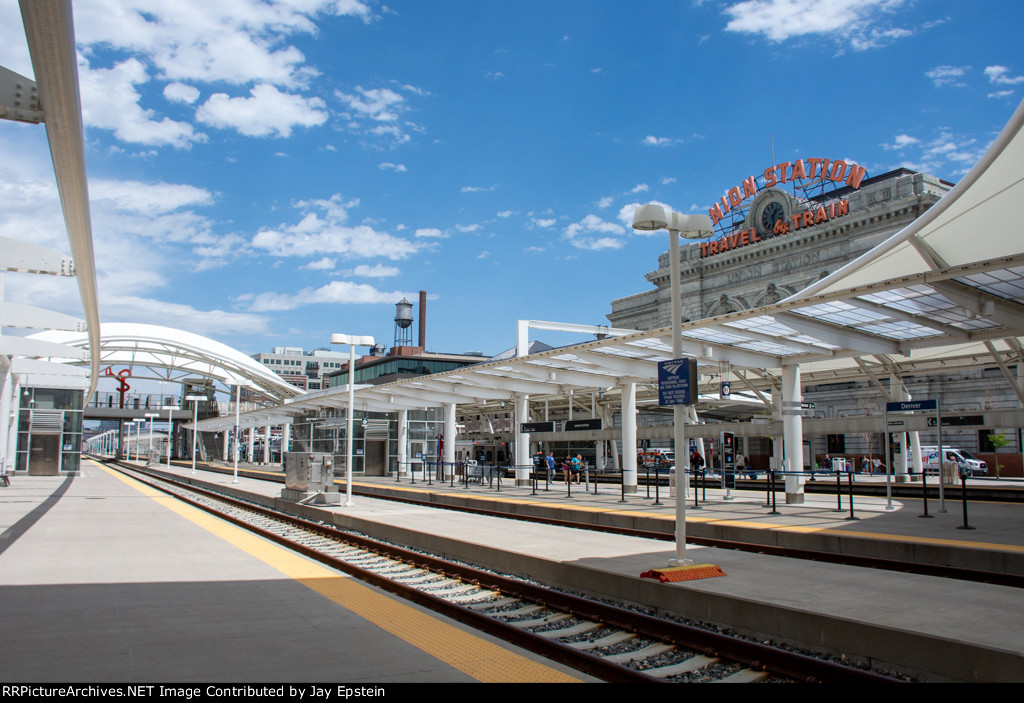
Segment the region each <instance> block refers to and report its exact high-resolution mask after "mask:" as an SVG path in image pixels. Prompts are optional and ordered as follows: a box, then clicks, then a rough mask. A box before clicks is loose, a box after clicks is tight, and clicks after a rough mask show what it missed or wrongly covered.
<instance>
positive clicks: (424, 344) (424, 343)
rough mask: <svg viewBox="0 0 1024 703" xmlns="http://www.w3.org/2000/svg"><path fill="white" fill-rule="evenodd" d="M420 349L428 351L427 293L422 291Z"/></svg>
mask: <svg viewBox="0 0 1024 703" xmlns="http://www.w3.org/2000/svg"><path fill="white" fill-rule="evenodd" d="M419 346H420V349H422V350H423V351H426V350H427V291H425V290H421V291H420V343H419Z"/></svg>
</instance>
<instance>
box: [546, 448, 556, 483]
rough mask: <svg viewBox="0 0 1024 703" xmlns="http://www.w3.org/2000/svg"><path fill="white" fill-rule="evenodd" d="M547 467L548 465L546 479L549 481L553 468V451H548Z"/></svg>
mask: <svg viewBox="0 0 1024 703" xmlns="http://www.w3.org/2000/svg"><path fill="white" fill-rule="evenodd" d="M547 467H548V481H549V482H550V481H551V474H552V473H553V472H554V470H555V453H554V452H548V458H547Z"/></svg>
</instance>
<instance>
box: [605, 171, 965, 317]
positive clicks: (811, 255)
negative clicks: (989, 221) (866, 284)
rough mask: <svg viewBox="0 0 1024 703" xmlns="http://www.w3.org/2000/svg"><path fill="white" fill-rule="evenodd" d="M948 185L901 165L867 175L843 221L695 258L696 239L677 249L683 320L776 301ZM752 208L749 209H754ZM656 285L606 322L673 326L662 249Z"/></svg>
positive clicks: (618, 306) (864, 246)
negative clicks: (678, 251)
mask: <svg viewBox="0 0 1024 703" xmlns="http://www.w3.org/2000/svg"><path fill="white" fill-rule="evenodd" d="M952 186H953V184H952V183H947V182H945V181H941V180H939V179H937V178H935V177H933V176H928V175H925V174H923V173H915V172H913V171H909V170H906V169H900V170H898V171H892V172H890V173H885V174H882V175H881V176H876V177H874V178H870V179H865V180H864V181H863V183H862V184H861V187H860V188H859V189H858V190H852V191H850V192H848V193H845V194H844V193H843V192H842V191H839V192H838V193H837V194H836V195H837V196H841V197H843V198H845V199H847V200H848V201H849V205H850V211H849V214H848V215H845V216H843V217H841V218H836V219H834V220H830V221H829V222H823V223H821V224H818V225H813V226H809V227H801V228H800V229H799V230H797V231H795V232H791V233H789V234H785V235H780V236H776V237H772V238H770V239H765V240H764V241H760V242H757V243H753V244H750V245H747V246H743V247H740V248H736V249H732V250H729V251H726V252H722V253H718V254H713V255H710V256H705V257H701V245H700V244H699V243H692V244H684V246H682V247H681V248H680V276H681V280H682V301H683V321H684V322H685V321H689V320H699V319H703V318H705V317H713V316H715V315H721V314H723V313H727V312H735V311H739V310H747V309H749V308H755V307H760V306H762V305H767V304H770V303H773V302H777V301H779V300H782V299H783V298H786V297H788V296H789V295H791V294H793V293H796V292H797V291H799V290H801V289H802V288H805V287H806V286H808V285H809V284H811V283H813V282H814V281H816V280H818V279H819V278H821V277H823V276H825V275H827V274H829V273H832V272H833V271H835V270H836V269H838V268H840V267H841V266H843V265H844V264H846V263H848V262H850V261H852V260H853V259H855V258H857V257H858V256H860V255H861V254H863V253H864V252H866V251H868V250H869V249H871V248H872V247H874V246H875V245H876V244H878V243H879V242H882V241H884V240H885V239H887V238H888V237H890V236H891V235H892V234H894V233H895V232H897V231H898V230H900V229H901V228H903V227H904V226H906V225H907V224H909V223H910V222H911V221H912V220H914V219H915V218H916V217H918V216H920V215H921V214H922V213H923V212H924V211H925V210H927V209H928V208H929V207H931V206H932V205H934V204H935V203H936V202H938V200H939V199H940V198H941V197H942V196H943V195H944V194H945V193H946V192H947V191H948V190H949V189H950V188H952ZM754 210H755V208H754V207H751V208H750V211H751V212H753V211H754ZM645 277H646V278H647V280H648V281H649V282H650V283H651V284H652V285H653V286H655V289H654V290H650V291H646V292H643V293H637V294H635V295H631V296H628V297H626V298H620V299H618V300H614V301H612V311H611V313H610V314H608V315H607V318H608V320H609V321H610V322H611V325H612V327H619V328H626V329H645V330H646V329H657V328H660V327H668V326H670V325H671V300H670V298H671V290H670V288H669V261H668V252H665V253H663V254H662V255H661V256H659V257H658V269H657V270H656V271H651V272H650V273H648V274H646V276H645Z"/></svg>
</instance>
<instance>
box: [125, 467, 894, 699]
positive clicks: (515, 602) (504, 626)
mask: <svg viewBox="0 0 1024 703" xmlns="http://www.w3.org/2000/svg"><path fill="white" fill-rule="evenodd" d="M107 465H108V466H110V467H112V468H114V469H116V470H118V471H121V472H123V473H125V474H127V475H129V476H131V477H132V478H134V479H136V480H138V481H141V482H143V483H145V484H147V485H149V486H151V487H154V488H156V489H158V490H161V491H163V492H165V493H168V494H170V495H173V496H175V497H176V498H178V499H180V500H182V501H184V502H187V503H189V504H191V505H193V506H195V507H198V508H200V509H202V510H205V511H207V512H210V513H212V514H215V515H217V516H218V517H221V518H223V519H225V520H228V521H230V522H232V523H234V524H236V525H239V526H242V527H244V528H245V529H248V530H250V531H252V532H255V533H257V534H259V535H261V536H263V537H266V538H268V539H271V540H273V541H275V542H277V543H279V544H282V545H284V546H286V547H288V548H290V549H293V550H295V551H297V552H300V553H302V554H304V555H306V556H308V557H311V558H313V559H316V560H317V561H320V562H321V563H324V564H326V565H329V566H331V567H333V568H336V569H338V570H340V571H343V572H345V573H348V574H350V575H352V576H355V577H357V578H359V579H361V580H363V581H366V582H368V583H370V584H372V585H374V586H377V587H379V588H381V589H384V590H386V591H389V592H391V593H394V594H396V595H399V596H401V597H403V598H406V599H408V600H410V601H413V602H416V603H418V604H420V605H422V606H425V607H427V608H430V609H431V610H434V611H436V612H439V613H441V614H443V615H446V616H448V617H451V618H453V619H456V620H459V621H460V622H464V623H466V624H468V625H471V626H472V627H474V628H477V629H479V630H482V631H484V632H488V633H490V634H492V635H495V636H497V637H500V638H502V639H504V640H506V641H508V642H511V643H512V644H515V645H518V646H520V647H523V648H526V649H529V650H531V651H534V652H536V653H538V654H541V655H542V656H545V657H547V658H549V659H552V660H554V661H558V662H560V663H563V664H566V665H568V666H571V667H573V668H575V669H578V670H580V671H583V672H585V673H587V674H590V675H591V676H594V677H596V678H599V679H601V680H604V681H610V682H669V683H687V682H712V681H717V682H735V683H748V682H754V681H798V682H818V681H820V682H853V681H858V682H869V681H870V682H893V681H895V680H896V679H893V678H890V677H887V676H883V675H880V674H877V673H875V672H872V671H865V670H862V669H856V668H853V667H848V666H845V665H842V664H838V663H835V662H832V661H827V660H822V659H817V658H814V657H811V656H808V655H804V654H800V653H796V652H792V651H789V650H785V649H779V648H776V647H772V646H769V645H766V644H763V643H759V642H751V641H748V640H743V639H739V638H735V637H730V636H727V635H723V634H721V633H717V632H713V631H708V630H704V629H701V628H697V627H694V626H691V625H686V624H682V623H678V622H675V621H672V620H665V619H661V618H656V617H652V616H650V615H646V614H643V613H638V612H635V611H632V610H629V609H626V608H622V607H617V606H614V605H610V604H607V603H602V602H599V601H594V600H590V599H586V598H581V597H579V596H575V595H572V594H567V593H563V592H560V591H557V590H552V589H549V588H546V587H543V586H540V585H538V584H535V583H531V582H529V581H526V580H522V579H519V578H515V577H509V576H505V575H501V574H495V573H493V572H490V571H486V570H482V569H477V568H474V567H471V566H468V565H465V564H460V563H457V562H451V561H447V560H444V559H440V558H438V557H434V556H431V555H427V554H423V553H420V552H415V551H411V550H408V549H404V548H402V547H398V546H395V545H391V544H387V543H384V542H380V541H377V540H373V539H370V538H368V537H365V536H361V535H356V534H352V533H347V532H343V531H341V530H338V529H336V528H334V527H333V526H329V525H324V524H320V523H316V522H311V521H308V520H303V519H301V518H296V517H294V516H290V515H285V514H281V513H277V512H275V511H272V510H269V509H267V508H263V507H261V506H256V505H253V504H250V503H245V502H243V501H239V500H236V499H233V498H229V497H227V496H224V495H220V494H217V493H214V492H212V491H208V490H205V489H199V488H196V487H194V486H189V485H186V484H184V483H179V482H176V481H172V480H169V479H167V478H166V477H156V476H153V475H151V474H148V473H146V472H143V471H140V470H139V468H138V467H127V466H124V465H121V464H120V463H119V462H108V463H107Z"/></svg>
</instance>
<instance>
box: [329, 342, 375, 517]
mask: <svg viewBox="0 0 1024 703" xmlns="http://www.w3.org/2000/svg"><path fill="white" fill-rule="evenodd" d="M331 344H347V345H348V410H346V413H345V414H346V415H347V416H348V417H347V418H346V428H347V429H346V437H347V439H348V442H346V444H347V445H348V448H347V449H346V450H345V452H346V453H345V507H346V508H351V507H352V506H353V505H354V503H353V502H352V440H353V437H352V407H353V405H355V398H356V396H355V381H356V369H355V364H356V347H357V346H360V347H372V346H373V344H374V341H373V337H372V336H370V335H362V336H358V335H353V334H332V335H331Z"/></svg>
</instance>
